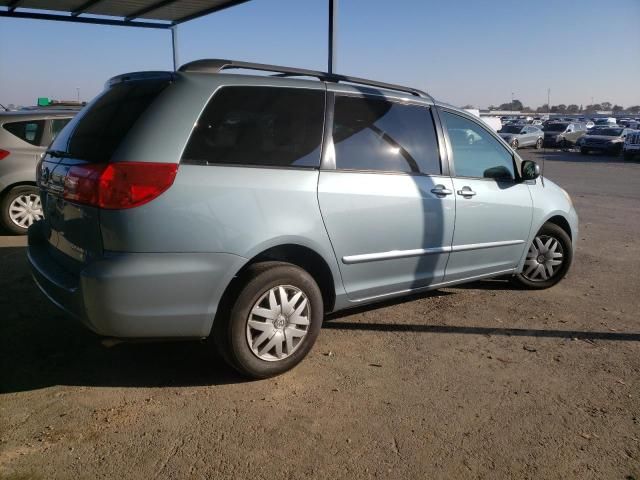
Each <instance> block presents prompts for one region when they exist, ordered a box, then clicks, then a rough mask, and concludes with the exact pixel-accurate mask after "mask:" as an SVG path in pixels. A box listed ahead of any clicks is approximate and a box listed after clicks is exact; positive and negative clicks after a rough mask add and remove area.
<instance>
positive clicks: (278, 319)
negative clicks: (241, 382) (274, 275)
mask: <svg viewBox="0 0 640 480" xmlns="http://www.w3.org/2000/svg"><path fill="white" fill-rule="evenodd" d="M310 316H311V309H310V305H309V300H308V298H307V296H306V295H305V294H304V292H302V290H300V289H299V288H297V287H294V286H292V285H278V286H276V287H273V288H271V289H269V290H268V291H266V292H265V293H263V294H262V295H261V296H260V298H259V299H258V301H257V302H255V304H254V305H253V307H252V308H251V311H250V313H249V318H248V319H247V342H248V344H249V348H251V351H252V352H253V354H254V355H255V356H256V357H258V358H259V359H261V360H265V361H268V362H273V361H278V360H283V359H285V358H287V357H289V356H291V355H292V354H293V352H295V351H296V350H297V348H298V347H299V346H300V345H301V344H302V342H303V340H304V338H305V337H306V335H307V333H308V332H309V324H310Z"/></svg>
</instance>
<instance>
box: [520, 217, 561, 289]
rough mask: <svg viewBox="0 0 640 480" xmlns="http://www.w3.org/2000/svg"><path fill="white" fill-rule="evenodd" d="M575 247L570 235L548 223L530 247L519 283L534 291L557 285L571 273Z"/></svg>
mask: <svg viewBox="0 0 640 480" xmlns="http://www.w3.org/2000/svg"><path fill="white" fill-rule="evenodd" d="M572 260H573V246H572V244H571V239H570V238H569V235H567V233H566V232H565V231H564V230H563V229H562V228H560V227H559V226H558V225H555V224H553V223H545V224H544V225H543V226H542V228H541V229H540V231H539V232H538V233H537V234H536V236H535V238H534V239H533V242H532V243H531V245H530V246H529V251H528V252H527V259H526V260H525V262H524V267H523V269H522V272H520V273H519V274H517V275H516V276H515V278H516V280H517V281H518V283H520V284H521V285H523V286H525V287H527V288H531V289H543V288H549V287H552V286H554V285H555V284H556V283H558V282H559V281H560V280H562V279H563V278H564V276H565V275H566V274H567V272H568V271H569V267H570V266H571V261H572Z"/></svg>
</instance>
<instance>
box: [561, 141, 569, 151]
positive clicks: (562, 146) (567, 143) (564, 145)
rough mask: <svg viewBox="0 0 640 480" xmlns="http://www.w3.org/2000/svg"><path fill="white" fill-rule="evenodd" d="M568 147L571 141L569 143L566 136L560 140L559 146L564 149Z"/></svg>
mask: <svg viewBox="0 0 640 480" xmlns="http://www.w3.org/2000/svg"><path fill="white" fill-rule="evenodd" d="M569 147H571V143H569V140H567V139H566V138H563V139H562V141H561V142H560V148H562V149H563V150H566V149H568V148H569Z"/></svg>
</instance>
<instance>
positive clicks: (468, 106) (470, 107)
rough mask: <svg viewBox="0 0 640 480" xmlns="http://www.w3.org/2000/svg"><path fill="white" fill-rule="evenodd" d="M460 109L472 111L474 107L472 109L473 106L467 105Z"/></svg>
mask: <svg viewBox="0 0 640 480" xmlns="http://www.w3.org/2000/svg"><path fill="white" fill-rule="evenodd" d="M462 108H463V109H467V108H468V109H473V108H476V107H474V106H473V105H470V104H469V105H465V106H464V107H462ZM489 110H491V107H489Z"/></svg>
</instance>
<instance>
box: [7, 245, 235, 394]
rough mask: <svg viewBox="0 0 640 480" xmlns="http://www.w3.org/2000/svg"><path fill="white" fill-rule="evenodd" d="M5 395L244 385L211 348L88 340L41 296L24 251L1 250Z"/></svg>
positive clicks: (194, 343) (196, 344)
mask: <svg viewBox="0 0 640 480" xmlns="http://www.w3.org/2000/svg"><path fill="white" fill-rule="evenodd" d="M0 271H1V272H2V274H0V372H1V373H0V393H8V392H20V391H28V390H35V389H40V388H46V387H50V386H53V385H82V386H119V387H129V386H130V387H164V386H192V385H224V384H230V383H238V382H245V381H246V379H245V378H243V377H241V376H240V375H238V374H237V373H236V372H235V371H234V370H233V369H231V368H230V367H228V366H227V365H226V364H225V363H224V361H223V360H222V359H221V358H220V357H219V356H218V354H217V353H216V351H215V348H214V346H213V345H212V344H211V342H204V341H173V342H169V341H163V342H161V343H159V342H153V343H140V342H134V343H116V344H115V345H113V346H108V345H109V343H110V342H108V341H107V342H105V341H104V339H103V338H101V337H99V336H97V335H94V334H93V333H91V332H89V331H88V330H87V329H86V328H84V327H83V326H82V325H80V324H79V323H77V322H76V321H74V320H72V319H69V318H67V317H66V316H65V315H64V314H63V313H62V312H60V311H59V310H58V309H56V308H55V307H54V306H52V305H51V304H50V303H49V301H48V300H47V299H46V298H45V297H44V295H43V294H42V293H41V292H40V291H39V290H38V289H37V287H36V286H35V284H34V282H33V280H32V279H31V275H30V273H29V267H28V264H27V260H26V249H25V248H24V247H6V248H0Z"/></svg>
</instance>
